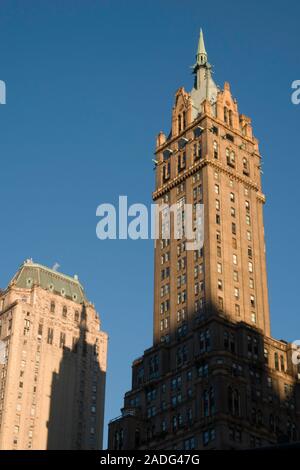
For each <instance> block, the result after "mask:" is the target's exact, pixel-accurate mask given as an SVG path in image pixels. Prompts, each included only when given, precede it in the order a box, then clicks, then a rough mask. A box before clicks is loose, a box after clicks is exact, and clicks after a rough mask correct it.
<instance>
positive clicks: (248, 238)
mask: <svg viewBox="0 0 300 470" xmlns="http://www.w3.org/2000/svg"><path fill="white" fill-rule="evenodd" d="M251 238H252V237H251V232H249V230H247V240H248V241H249V242H250V241H251Z"/></svg>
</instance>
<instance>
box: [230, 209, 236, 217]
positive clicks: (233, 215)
mask: <svg viewBox="0 0 300 470" xmlns="http://www.w3.org/2000/svg"><path fill="white" fill-rule="evenodd" d="M230 214H231V217H235V208H234V207H231V208H230Z"/></svg>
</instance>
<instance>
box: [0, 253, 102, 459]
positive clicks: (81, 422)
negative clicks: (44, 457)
mask: <svg viewBox="0 0 300 470" xmlns="http://www.w3.org/2000/svg"><path fill="white" fill-rule="evenodd" d="M0 340H1V343H0V349H1V355H0V449H2V450H3V449H5V450H10V449H42V450H44V449H100V448H102V433H103V414H104V394H105V375H106V353H107V335H106V333H103V332H102V331H100V320H99V317H98V315H97V313H96V311H95V307H94V306H93V305H92V304H91V303H90V302H89V301H88V300H87V299H86V296H85V293H84V290H83V287H82V286H81V284H80V282H79V281H78V278H77V276H74V278H72V277H69V276H66V275H64V274H61V273H59V272H57V271H53V270H51V269H48V268H46V267H45V266H41V265H39V264H35V263H33V262H32V261H31V260H28V261H26V262H25V263H24V264H23V265H22V266H21V268H20V269H19V271H18V272H17V274H16V275H15V276H14V278H13V279H12V281H11V282H10V284H9V286H8V287H7V289H6V290H5V291H2V292H1V295H0Z"/></svg>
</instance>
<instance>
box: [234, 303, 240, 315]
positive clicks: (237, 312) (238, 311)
mask: <svg viewBox="0 0 300 470" xmlns="http://www.w3.org/2000/svg"><path fill="white" fill-rule="evenodd" d="M235 314H236V316H237V317H239V316H240V315H241V312H240V306H239V305H238V304H235Z"/></svg>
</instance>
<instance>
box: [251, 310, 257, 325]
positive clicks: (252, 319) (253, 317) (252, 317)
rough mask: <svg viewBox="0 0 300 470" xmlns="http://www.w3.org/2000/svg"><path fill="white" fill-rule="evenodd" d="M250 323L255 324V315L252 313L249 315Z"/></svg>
mask: <svg viewBox="0 0 300 470" xmlns="http://www.w3.org/2000/svg"><path fill="white" fill-rule="evenodd" d="M251 321H252V323H256V314H255V313H254V312H252V313H251Z"/></svg>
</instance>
